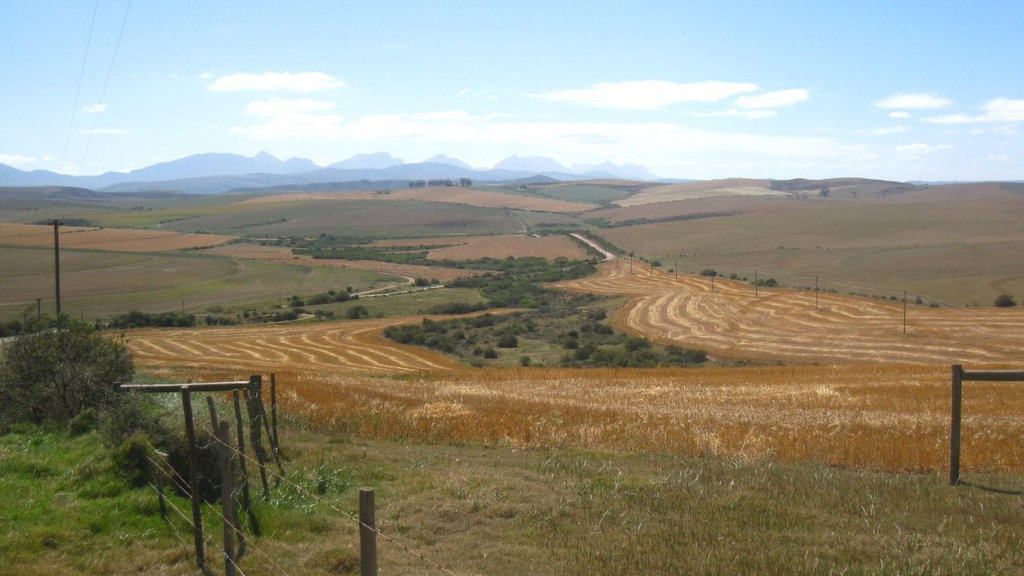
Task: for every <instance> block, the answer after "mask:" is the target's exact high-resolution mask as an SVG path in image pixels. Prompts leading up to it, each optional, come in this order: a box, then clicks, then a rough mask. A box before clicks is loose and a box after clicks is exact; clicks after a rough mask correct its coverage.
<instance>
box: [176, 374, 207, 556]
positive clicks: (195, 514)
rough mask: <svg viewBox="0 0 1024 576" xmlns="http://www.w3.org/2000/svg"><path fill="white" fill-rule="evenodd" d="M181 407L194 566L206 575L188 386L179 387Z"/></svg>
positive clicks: (194, 426)
mask: <svg viewBox="0 0 1024 576" xmlns="http://www.w3.org/2000/svg"><path fill="white" fill-rule="evenodd" d="M181 405H182V408H183V410H184V411H185V438H186V439H187V440H188V484H189V486H188V490H189V493H190V495H191V496H192V526H193V535H194V537H195V547H196V564H197V565H198V566H199V569H200V570H201V571H203V573H204V574H205V573H207V571H208V569H207V567H206V553H205V552H204V551H203V509H202V503H201V502H200V501H199V498H200V495H199V455H198V453H197V452H198V451H197V449H196V424H195V419H194V418H193V417H192V394H191V392H189V389H188V386H182V387H181Z"/></svg>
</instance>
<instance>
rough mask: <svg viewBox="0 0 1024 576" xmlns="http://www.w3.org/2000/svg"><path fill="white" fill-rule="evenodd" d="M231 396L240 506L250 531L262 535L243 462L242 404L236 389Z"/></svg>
mask: <svg viewBox="0 0 1024 576" xmlns="http://www.w3.org/2000/svg"><path fill="white" fill-rule="evenodd" d="M231 396H232V399H233V400H234V403H235V427H236V428H238V464H239V469H240V471H241V474H242V508H244V509H245V514H246V515H247V516H248V517H249V525H250V526H252V533H253V534H255V535H257V536H262V535H263V531H262V530H261V529H260V522H259V519H257V518H256V513H255V512H253V510H252V493H251V492H250V490H249V466H248V464H246V462H245V433H244V432H243V423H242V406H241V402H240V401H239V394H238V390H234V391H232V393H231Z"/></svg>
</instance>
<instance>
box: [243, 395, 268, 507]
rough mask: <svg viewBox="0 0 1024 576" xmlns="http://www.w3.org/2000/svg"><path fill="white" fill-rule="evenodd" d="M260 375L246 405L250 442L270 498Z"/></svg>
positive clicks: (264, 497) (265, 492)
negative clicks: (260, 406) (258, 392)
mask: <svg viewBox="0 0 1024 576" xmlns="http://www.w3.org/2000/svg"><path fill="white" fill-rule="evenodd" d="M260 385H261V379H260V376H253V380H252V381H251V382H250V385H249V389H247V390H246V393H245V407H246V409H247V411H248V412H249V444H250V445H251V446H252V451H253V452H254V453H255V454H256V461H257V462H258V463H259V465H260V480H261V481H262V482H263V499H264V500H270V483H269V482H267V451H266V450H265V449H264V448H263V424H262V422H260V420H261V413H260V408H259V401H260V399H259V396H257V395H256V394H257V391H258V390H259V388H258V387H259V386H260Z"/></svg>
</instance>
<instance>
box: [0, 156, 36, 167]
mask: <svg viewBox="0 0 1024 576" xmlns="http://www.w3.org/2000/svg"><path fill="white" fill-rule="evenodd" d="M35 161H36V159H35V158H29V157H28V156H21V155H19V154H0V164H6V165H8V166H14V167H15V168H17V167H18V166H28V165H29V164H33V163H35Z"/></svg>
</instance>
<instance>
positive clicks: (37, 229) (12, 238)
mask: <svg viewBox="0 0 1024 576" xmlns="http://www.w3.org/2000/svg"><path fill="white" fill-rule="evenodd" d="M234 239H235V237H234V236H218V235H215V234H182V233H178V232H163V231H157V230H129V229H121V228H90V227H82V226H62V227H61V228H60V246H61V248H71V249H74V248H78V249H82V250H113V251H118V252H169V251H172V250H190V249H196V248H209V247H210V246H219V245H221V244H226V243H228V242H231V241H232V240H234ZM0 244H6V245H8V246H19V247H47V246H53V227H52V226H44V225H35V224H0Z"/></svg>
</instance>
